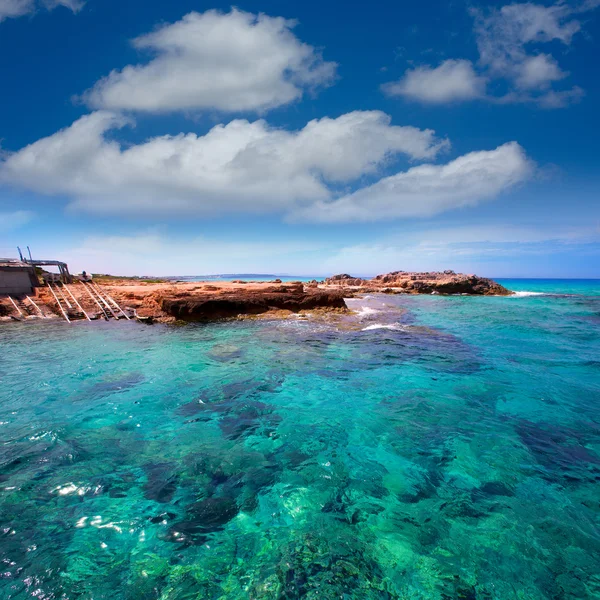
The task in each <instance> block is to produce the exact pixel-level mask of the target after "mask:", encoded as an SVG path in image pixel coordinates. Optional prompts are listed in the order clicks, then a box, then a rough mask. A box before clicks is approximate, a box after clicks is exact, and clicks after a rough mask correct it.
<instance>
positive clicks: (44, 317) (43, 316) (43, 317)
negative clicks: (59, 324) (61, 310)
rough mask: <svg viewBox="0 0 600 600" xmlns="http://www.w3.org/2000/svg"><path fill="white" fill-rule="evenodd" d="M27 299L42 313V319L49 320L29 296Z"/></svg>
mask: <svg viewBox="0 0 600 600" xmlns="http://www.w3.org/2000/svg"><path fill="white" fill-rule="evenodd" d="M25 297H26V298H27V300H29V302H31V304H33V306H35V308H36V309H37V311H38V312H39V313H40V317H42V319H47V318H48V317H46V315H44V313H43V312H42V309H41V308H40V307H39V306H38V305H37V304H36V303H35V302H34V301H33V300H32V299H31V298H30V297H29V296H25Z"/></svg>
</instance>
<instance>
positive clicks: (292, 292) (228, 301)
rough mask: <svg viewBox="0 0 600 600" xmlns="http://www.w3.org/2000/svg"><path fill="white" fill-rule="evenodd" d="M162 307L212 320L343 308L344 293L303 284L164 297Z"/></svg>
mask: <svg viewBox="0 0 600 600" xmlns="http://www.w3.org/2000/svg"><path fill="white" fill-rule="evenodd" d="M161 308H162V310H163V311H164V312H165V313H167V314H168V315H171V316H173V317H175V318H176V319H180V320H183V321H189V320H193V321H212V320H215V319H223V318H228V317H237V316H239V315H257V314H261V313H266V312H268V311H270V310H288V311H291V312H299V311H301V310H313V309H315V308H328V309H331V308H341V309H345V308H346V303H345V302H344V297H343V294H342V293H341V292H338V291H321V290H310V291H306V292H305V291H304V289H303V286H299V287H287V288H285V289H284V290H281V289H279V290H277V289H272V290H260V291H259V290H248V291H245V290H244V291H236V292H235V293H226V292H224V293H221V294H218V295H216V294H213V295H210V296H200V295H193V296H192V295H190V296H187V297H186V296H183V297H177V298H169V297H167V298H164V299H163V300H162V303H161Z"/></svg>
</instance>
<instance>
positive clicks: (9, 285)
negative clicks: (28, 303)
mask: <svg viewBox="0 0 600 600" xmlns="http://www.w3.org/2000/svg"><path fill="white" fill-rule="evenodd" d="M38 285H39V283H38V278H37V275H36V274H35V268H34V267H33V266H32V265H29V264H27V263H26V262H22V261H20V260H16V259H11V258H0V296H24V295H26V294H32V293H33V288H35V287H37V286H38Z"/></svg>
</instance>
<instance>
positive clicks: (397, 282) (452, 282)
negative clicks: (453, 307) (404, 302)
mask: <svg viewBox="0 0 600 600" xmlns="http://www.w3.org/2000/svg"><path fill="white" fill-rule="evenodd" d="M324 283H325V285H327V286H340V287H342V288H343V287H358V288H361V289H364V291H367V290H369V291H379V292H387V293H407V294H434V293H437V294H469V295H475V296H507V295H509V294H510V293H511V292H510V291H509V290H507V289H506V288H505V287H504V286H502V285H500V284H499V283H497V282H495V281H494V280H493V279H488V278H486V277H479V276H477V275H464V274H462V273H455V272H454V271H444V272H435V271H433V272H424V273H416V272H409V271H393V272H391V273H386V274H384V275H377V277H374V278H373V279H360V278H355V277H352V276H350V275H346V274H343V275H334V276H333V277H329V278H328V279H326V280H325V282H324Z"/></svg>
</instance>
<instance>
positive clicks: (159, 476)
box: [144, 463, 178, 504]
mask: <svg viewBox="0 0 600 600" xmlns="http://www.w3.org/2000/svg"><path fill="white" fill-rule="evenodd" d="M173 469H174V466H173V465H171V464H169V463H156V464H150V465H146V466H145V467H144V471H145V472H146V474H147V476H148V481H147V482H146V484H145V485H144V497H145V498H147V499H148V500H154V501H155V502H160V503H162V504H164V503H167V502H171V500H172V499H173V496H174V495H175V492H176V491H177V481H178V476H177V475H174V474H173Z"/></svg>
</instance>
